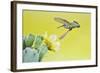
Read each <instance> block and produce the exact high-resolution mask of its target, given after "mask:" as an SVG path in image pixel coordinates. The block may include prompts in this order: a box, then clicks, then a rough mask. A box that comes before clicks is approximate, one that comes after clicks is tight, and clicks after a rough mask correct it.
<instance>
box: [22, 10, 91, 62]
mask: <svg viewBox="0 0 100 73" xmlns="http://www.w3.org/2000/svg"><path fill="white" fill-rule="evenodd" d="M55 17H61V18H65V19H66V20H68V21H70V22H72V21H73V20H75V21H77V22H78V23H79V24H80V28H75V29H73V30H72V31H71V32H69V33H68V34H67V35H66V36H65V38H64V39H62V40H61V41H60V42H61V49H60V51H58V52H55V53H54V52H50V51H49V52H48V53H47V54H46V55H45V56H44V58H43V61H66V60H86V59H90V58H91V45H90V43H91V34H90V33H91V28H90V27H91V23H90V22H91V21H90V18H91V14H90V13H75V12H50V11H31V10H24V11H23V35H29V34H30V33H32V34H40V35H41V34H43V33H44V32H48V34H49V35H51V34H56V35H57V36H58V37H59V36H61V35H62V34H63V33H64V32H66V29H65V28H59V29H57V27H58V26H60V25H61V23H58V22H56V21H55V20H54V18H55Z"/></svg>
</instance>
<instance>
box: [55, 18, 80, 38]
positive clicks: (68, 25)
mask: <svg viewBox="0 0 100 73" xmlns="http://www.w3.org/2000/svg"><path fill="white" fill-rule="evenodd" d="M54 20H55V21H57V22H59V23H61V24H62V25H61V26H59V27H57V28H61V27H64V28H65V29H68V31H66V32H65V33H64V34H63V35H62V36H61V37H60V38H59V39H63V38H64V37H65V36H66V35H67V33H68V32H69V31H71V30H72V29H73V28H80V25H79V23H78V22H77V21H72V22H69V21H67V20H65V19H63V18H60V17H55V18H54Z"/></svg>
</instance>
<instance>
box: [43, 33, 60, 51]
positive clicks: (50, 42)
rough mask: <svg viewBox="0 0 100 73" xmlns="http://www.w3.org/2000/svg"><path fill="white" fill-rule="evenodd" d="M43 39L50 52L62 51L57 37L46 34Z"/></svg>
mask: <svg viewBox="0 0 100 73" xmlns="http://www.w3.org/2000/svg"><path fill="white" fill-rule="evenodd" d="M43 38H44V40H43V43H44V44H46V45H47V46H48V49H49V50H52V51H57V50H59V49H60V42H59V40H58V39H57V36H56V35H50V37H49V36H48V34H47V33H45V34H44V36H43Z"/></svg>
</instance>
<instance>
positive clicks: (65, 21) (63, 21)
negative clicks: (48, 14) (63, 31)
mask: <svg viewBox="0 0 100 73" xmlns="http://www.w3.org/2000/svg"><path fill="white" fill-rule="evenodd" d="M54 19H55V21H57V22H59V23H62V24H64V25H66V26H68V25H70V22H68V21H67V20H65V19H62V18H60V17H55V18H54Z"/></svg>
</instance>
